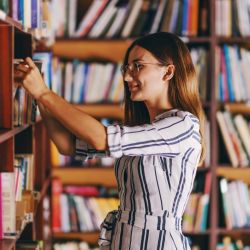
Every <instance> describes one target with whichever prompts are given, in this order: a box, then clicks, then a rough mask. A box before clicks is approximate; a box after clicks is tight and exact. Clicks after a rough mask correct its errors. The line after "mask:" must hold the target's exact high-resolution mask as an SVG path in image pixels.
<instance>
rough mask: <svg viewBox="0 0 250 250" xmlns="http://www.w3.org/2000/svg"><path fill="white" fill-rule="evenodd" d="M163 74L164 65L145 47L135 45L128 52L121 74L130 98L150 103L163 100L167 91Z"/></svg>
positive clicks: (155, 103)
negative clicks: (126, 62)
mask: <svg viewBox="0 0 250 250" xmlns="http://www.w3.org/2000/svg"><path fill="white" fill-rule="evenodd" d="M165 74H166V66H164V65H162V64H160V63H159V61H157V59H156V58H155V57H154V56H153V55H152V54H151V53H150V52H149V51H147V50H146V49H144V48H142V47H139V46H135V47H134V48H133V49H132V50H131V52H130V54H129V58H128V65H126V66H125V67H124V75H123V76H124V80H125V81H126V82H127V84H128V87H129V91H130V93H131V95H130V98H131V100H133V101H144V102H148V103H149V104H152V105H157V103H158V102H162V101H164V102H165V101H166V99H167V91H168V81H166V79H165V77H164V75H165Z"/></svg>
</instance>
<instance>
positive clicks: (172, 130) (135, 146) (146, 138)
mask: <svg viewBox="0 0 250 250" xmlns="http://www.w3.org/2000/svg"><path fill="white" fill-rule="evenodd" d="M184 114H185V113H184ZM193 120H194V119H193V118H191V117H190V116H189V115H187V114H186V115H181V116H170V117H166V118H163V119H161V120H158V121H155V122H153V123H151V124H146V125H142V126H133V127H128V126H120V125H111V126H108V128H107V134H108V146H109V152H110V155H111V156H112V157H115V158H118V157H121V156H122V155H131V156H132V155H155V154H161V155H164V156H166V157H171V158H174V157H176V156H177V155H179V154H180V153H181V152H182V151H183V150H184V149H185V147H187V146H190V144H191V143H192V142H193V140H190V139H192V138H193V134H194V127H195V126H196V127H199V120H198V119H196V121H195V122H194V121H193ZM198 131H199V130H198ZM196 134H197V132H196Z"/></svg>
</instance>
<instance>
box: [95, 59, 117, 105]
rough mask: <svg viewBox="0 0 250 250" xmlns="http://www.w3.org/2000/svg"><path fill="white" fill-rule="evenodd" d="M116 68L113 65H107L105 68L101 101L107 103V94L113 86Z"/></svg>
mask: <svg viewBox="0 0 250 250" xmlns="http://www.w3.org/2000/svg"><path fill="white" fill-rule="evenodd" d="M114 67H115V65H114V64H113V63H107V64H106V65H105V68H104V76H103V78H102V79H103V80H102V83H101V87H100V97H99V98H100V101H107V100H106V99H107V97H106V93H107V90H108V89H109V87H110V84H112V79H113V76H114V75H113V74H114Z"/></svg>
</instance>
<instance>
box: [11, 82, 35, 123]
mask: <svg viewBox="0 0 250 250" xmlns="http://www.w3.org/2000/svg"><path fill="white" fill-rule="evenodd" d="M35 121H36V103H35V100H34V98H33V97H32V96H31V95H29V94H28V93H27V92H26V91H25V89H24V88H23V87H21V86H17V87H14V126H23V125H25V124H32V123H34V122H35Z"/></svg>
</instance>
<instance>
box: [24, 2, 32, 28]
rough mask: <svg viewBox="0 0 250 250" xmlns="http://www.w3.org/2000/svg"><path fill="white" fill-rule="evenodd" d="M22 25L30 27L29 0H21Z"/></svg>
mask: <svg viewBox="0 0 250 250" xmlns="http://www.w3.org/2000/svg"><path fill="white" fill-rule="evenodd" d="M23 26H24V27H25V28H31V0H24V1H23Z"/></svg>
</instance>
